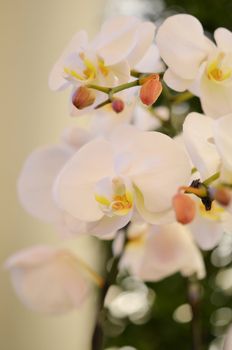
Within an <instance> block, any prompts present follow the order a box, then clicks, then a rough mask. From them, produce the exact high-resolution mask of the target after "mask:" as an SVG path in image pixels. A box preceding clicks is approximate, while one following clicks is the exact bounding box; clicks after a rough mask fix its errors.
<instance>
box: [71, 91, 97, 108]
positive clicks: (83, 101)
mask: <svg viewBox="0 0 232 350" xmlns="http://www.w3.org/2000/svg"><path fill="white" fill-rule="evenodd" d="M94 101H95V95H94V93H93V92H92V91H91V90H90V89H88V88H87V87H86V86H80V87H79V88H78V89H77V90H76V91H75V92H74V94H73V97H72V103H73V105H74V106H75V107H76V108H77V109H84V108H86V107H88V106H91V105H92V104H93V103H94Z"/></svg>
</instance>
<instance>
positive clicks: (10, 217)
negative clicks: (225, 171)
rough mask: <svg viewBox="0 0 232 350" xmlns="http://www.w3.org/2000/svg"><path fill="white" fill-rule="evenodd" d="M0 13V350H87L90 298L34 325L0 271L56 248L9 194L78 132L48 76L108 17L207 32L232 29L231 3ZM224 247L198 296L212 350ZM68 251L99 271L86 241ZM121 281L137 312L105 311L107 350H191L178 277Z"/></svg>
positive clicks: (130, 3) (20, 7) (140, 1)
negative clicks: (22, 175) (44, 154)
mask: <svg viewBox="0 0 232 350" xmlns="http://www.w3.org/2000/svg"><path fill="white" fill-rule="evenodd" d="M0 4H1V11H0V43H1V56H0V60H1V65H0V66H1V94H0V96H1V115H0V118H1V147H0V154H1V164H2V166H1V182H0V183H1V192H0V193H1V196H0V198H1V199H0V205H1V220H0V227H1V230H0V235H1V241H0V242H1V243H0V264H1V270H0V348H1V349H3V350H15V349H17V350H32V349H33V350H52V349H56V350H63V349H65V350H90V345H89V338H90V335H91V331H92V322H93V315H94V310H95V302H96V300H95V298H94V297H92V299H90V300H89V301H88V302H86V303H85V305H84V306H83V307H82V308H81V309H80V310H78V311H76V312H73V313H71V314H69V315H66V316H62V317H59V318H53V317H45V316H41V315H38V314H35V313H33V312H31V311H29V310H27V309H26V308H25V307H24V306H23V305H21V303H20V302H19V301H18V299H17V297H16V296H15V294H14V292H13V289H12V286H11V285H10V281H9V276H8V274H7V273H6V272H5V271H4V269H3V268H2V265H3V262H4V260H5V259H6V258H7V257H8V256H9V255H11V254H12V253H14V252H15V251H17V250H19V249H22V248H25V247H29V246H31V245H34V244H37V243H56V242H58V236H57V234H56V233H55V232H54V230H53V229H52V228H51V227H50V226H49V225H45V224H43V223H41V222H39V221H37V220H36V219H33V218H32V217H30V216H29V215H28V214H27V213H26V212H25V211H24V210H23V209H22V208H21V206H20V204H19V202H18V200H17V193H16V182H17V177H18V174H19V171H20V169H21V166H22V164H23V162H24V160H25V158H26V157H27V155H29V154H30V152H31V151H32V150H33V149H34V148H36V147H38V146H40V145H43V144H51V143H55V142H57V141H58V140H59V137H60V133H61V131H62V129H63V128H64V127H65V126H67V125H71V124H74V123H75V121H74V120H71V118H70V117H69V116H68V108H67V101H68V92H63V93H62V94H58V93H57V94H56V93H53V92H51V91H50V90H49V89H48V85H47V77H48V74H49V71H50V69H51V67H52V65H53V63H54V62H55V60H56V59H57V58H58V57H59V55H60V53H61V51H62V49H63V47H64V46H65V45H66V43H67V42H68V41H69V39H70V37H71V36H72V35H73V34H74V33H75V32H76V31H78V30H80V29H82V28H84V29H86V30H87V31H88V32H89V33H90V36H91V35H92V36H93V35H94V33H95V32H96V31H97V30H98V28H99V26H100V24H101V22H102V20H103V19H104V18H106V17H109V16H112V15H116V14H120V13H121V14H130V15H137V16H142V17H146V18H149V19H150V20H153V21H155V22H156V23H157V24H159V23H160V22H161V21H162V20H163V19H164V18H165V17H167V16H169V15H170V14H173V13H179V12H186V13H190V14H193V15H195V16H197V17H198V19H199V20H200V21H201V22H202V23H203V24H204V27H205V29H206V30H207V31H208V32H209V33H212V32H213V30H214V29H216V28H217V27H219V26H225V27H227V28H228V29H230V30H231V29H232V2H231V1H230V0H221V1H216V0H204V1H201V0H166V1H164V0H150V1H149V0H85V1H80V0H75V1H74V0H58V1H57V0H56V1H55V0H40V1H36V0H17V1H16V0H0ZM231 246H232V243H231V239H230V237H225V240H224V241H223V243H222V245H221V246H220V247H219V248H217V250H215V251H214V252H212V253H209V254H207V256H206V259H207V264H208V270H209V280H207V281H205V282H204V285H203V287H202V288H203V290H202V293H203V295H204V299H205V300H206V301H207V303H206V304H205V305H206V306H205V307H203V310H202V316H203V324H204V327H205V328H204V329H205V332H204V333H205V334H204V337H205V341H206V342H207V343H208V344H211V345H210V347H209V349H210V350H217V349H220V345H217V344H220V341H221V336H222V335H223V334H224V331H225V329H226V327H227V326H228V324H229V323H230V322H231V320H232V312H231V306H232V302H231V295H232V269H231V266H232V265H231V260H232V247H231ZM73 249H76V250H77V251H78V252H79V254H80V255H82V256H83V257H84V259H85V260H86V261H88V262H89V263H90V264H92V265H94V264H95V263H96V261H97V258H98V257H97V255H98V253H99V250H96V247H95V246H94V248H93V243H92V241H91V240H90V239H86V238H84V239H81V240H79V241H78V244H77V246H76V247H73ZM126 278H127V277H125V278H123V279H122V281H121V285H120V288H121V289H120V290H124V291H125V290H127V291H130V293H132V292H133V291H134V290H136V291H139V292H137V294H135V295H130V294H129V297H130V299H129V300H132V299H131V297H134V299H133V300H134V304H133V306H134V308H132V309H129V310H125V308H124V307H125V305H126V304H128V299H125V298H128V294H125V293H124V294H123V295H121V299H119V301H116V302H115V303H114V305H113V306H111V309H110V316H109V319H108V320H107V322H108V325H107V327H108V330H109V334H108V335H109V336H110V338H109V341H108V347H109V348H111V349H113V347H115V346H125V345H128V347H126V348H125V347H124V348H123V349H124V350H134V349H138V350H156V349H157V350H161V349H162V350H164V349H165V350H168V349H173V344H175V348H176V349H181V350H185V349H186V350H187V349H190V344H189V336H190V334H189V322H190V320H191V315H189V308H188V304H187V303H186V295H185V289H186V285H185V281H184V280H183V279H181V278H180V276H179V275H177V276H173V277H171V278H169V279H166V280H165V281H162V282H160V283H156V284H155V285H150V286H148V287H146V286H144V285H138V284H136V283H135V282H134V281H131V280H128V279H126ZM170 286H171V289H170ZM120 290H117V293H116V294H117V295H120ZM174 295H175V297H173V296H174ZM144 296H145V297H144ZM123 297H124V299H123ZM154 300H155V303H154V306H152V305H153V301H154ZM115 304H116V306H115ZM122 305H124V307H123V308H122ZM120 308H121V309H120ZM122 309H124V313H122ZM120 310H121V313H120ZM133 315H134V316H133ZM129 346H130V347H129Z"/></svg>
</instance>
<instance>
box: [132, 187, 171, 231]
mask: <svg viewBox="0 0 232 350" xmlns="http://www.w3.org/2000/svg"><path fill="white" fill-rule="evenodd" d="M135 203H136V209H137V211H138V213H139V214H140V215H141V217H142V218H143V220H145V221H146V222H148V223H149V224H156V225H163V224H170V223H172V222H174V221H175V214H174V211H173V210H172V209H169V210H166V211H162V212H159V213H157V212H156V213H154V212H151V211H149V210H148V209H147V208H146V207H145V205H144V198H143V196H142V194H141V192H140V191H139V190H138V189H136V191H135Z"/></svg>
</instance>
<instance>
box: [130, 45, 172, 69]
mask: <svg viewBox="0 0 232 350" xmlns="http://www.w3.org/2000/svg"><path fill="white" fill-rule="evenodd" d="M134 68H135V70H137V71H138V72H142V73H151V72H155V73H160V72H163V71H164V70H165V65H164V63H163V62H162V61H161V58H160V54H159V50H158V47H157V45H154V44H152V45H150V47H149V49H148V50H147V51H146V53H145V55H144V56H143V58H142V59H141V61H139V62H138V63H136V65H135V67H134Z"/></svg>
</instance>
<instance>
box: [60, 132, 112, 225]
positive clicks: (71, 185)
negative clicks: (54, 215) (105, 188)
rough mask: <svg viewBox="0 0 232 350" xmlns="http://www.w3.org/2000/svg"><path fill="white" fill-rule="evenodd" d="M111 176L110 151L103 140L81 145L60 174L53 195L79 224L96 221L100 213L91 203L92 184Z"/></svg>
mask: <svg viewBox="0 0 232 350" xmlns="http://www.w3.org/2000/svg"><path fill="white" fill-rule="evenodd" d="M106 176H109V177H110V176H112V177H113V176H114V167H113V150H112V149H111V147H110V144H109V143H108V142H106V141H104V140H103V139H96V140H93V141H91V142H89V143H88V144H86V145H85V146H83V147H82V148H81V149H80V150H79V151H78V152H77V153H76V154H75V155H74V156H73V157H72V158H71V159H70V160H69V162H67V164H66V165H65V167H64V168H63V170H62V171H61V172H60V174H59V176H58V178H57V180H56V183H55V186H54V194H55V198H56V200H57V202H58V204H59V205H60V207H61V208H62V209H63V210H64V211H66V212H68V213H69V214H71V215H72V216H73V217H75V218H77V219H79V220H83V221H96V220H99V219H101V218H102V217H103V212H102V211H101V210H100V207H99V205H98V203H97V201H96V200H95V183H96V182H97V181H98V180H100V179H101V178H103V177H106Z"/></svg>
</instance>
